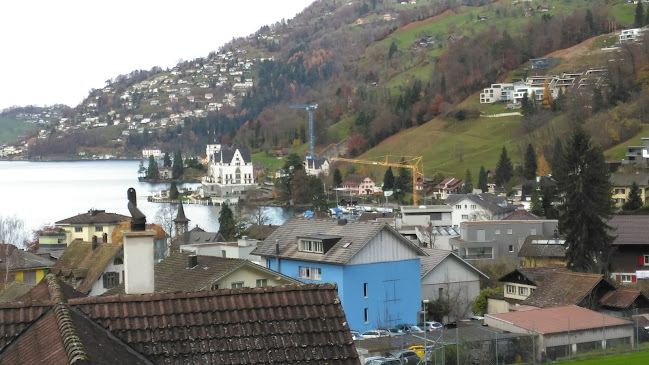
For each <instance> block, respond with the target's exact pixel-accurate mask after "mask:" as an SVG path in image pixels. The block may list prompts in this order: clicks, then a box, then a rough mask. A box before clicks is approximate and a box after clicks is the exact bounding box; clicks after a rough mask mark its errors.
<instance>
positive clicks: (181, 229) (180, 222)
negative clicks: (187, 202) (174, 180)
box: [174, 200, 189, 237]
mask: <svg viewBox="0 0 649 365" xmlns="http://www.w3.org/2000/svg"><path fill="white" fill-rule="evenodd" d="M174 227H175V228H176V237H181V236H182V235H184V234H185V233H187V232H188V231H189V219H187V218H186V217H185V209H183V202H182V200H181V201H180V206H179V207H178V214H177V215H176V218H174Z"/></svg>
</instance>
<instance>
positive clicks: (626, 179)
mask: <svg viewBox="0 0 649 365" xmlns="http://www.w3.org/2000/svg"><path fill="white" fill-rule="evenodd" d="M610 180H611V185H612V186H613V187H612V189H613V194H612V199H613V201H615V206H616V207H618V208H620V207H622V205H624V203H626V202H627V200H628V199H629V193H630V192H631V185H632V184H633V183H634V182H635V183H636V184H638V187H639V188H640V199H642V204H643V205H644V204H645V202H647V198H648V195H649V174H647V173H641V172H638V173H635V174H619V173H612V174H611V177H610Z"/></svg>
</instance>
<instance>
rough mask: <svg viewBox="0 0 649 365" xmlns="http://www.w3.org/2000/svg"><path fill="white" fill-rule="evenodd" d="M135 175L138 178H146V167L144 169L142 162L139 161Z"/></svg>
mask: <svg viewBox="0 0 649 365" xmlns="http://www.w3.org/2000/svg"><path fill="white" fill-rule="evenodd" d="M137 174H138V175H139V176H140V177H144V176H146V167H144V160H140V166H139V167H138V169H137Z"/></svg>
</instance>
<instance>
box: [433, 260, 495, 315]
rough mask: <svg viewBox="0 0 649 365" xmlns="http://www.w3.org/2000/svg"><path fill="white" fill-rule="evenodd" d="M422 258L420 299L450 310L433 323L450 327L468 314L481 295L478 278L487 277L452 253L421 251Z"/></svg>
mask: <svg viewBox="0 0 649 365" xmlns="http://www.w3.org/2000/svg"><path fill="white" fill-rule="evenodd" d="M423 250H424V252H426V254H427V256H421V257H420V261H421V298H422V299H428V300H430V301H431V302H432V301H434V300H445V301H447V303H449V305H450V306H451V308H452V309H451V314H450V316H449V318H435V320H438V321H442V322H444V323H449V322H452V321H455V320H457V319H460V318H467V317H469V316H470V314H471V305H472V304H473V301H474V299H475V297H477V296H478V294H479V293H480V278H481V277H484V278H487V279H488V277H487V276H486V275H485V274H483V273H482V272H480V270H478V269H476V268H475V267H473V266H472V265H471V264H469V263H468V262H466V261H464V260H462V259H461V258H460V257H459V256H458V255H456V254H455V253H453V252H451V251H446V250H440V249H434V248H424V249H423Z"/></svg>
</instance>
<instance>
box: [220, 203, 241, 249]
mask: <svg viewBox="0 0 649 365" xmlns="http://www.w3.org/2000/svg"><path fill="white" fill-rule="evenodd" d="M236 231H237V228H236V225H235V222H234V215H233V214H232V209H230V207H229V206H228V205H227V204H223V205H222V206H221V214H220V215H219V232H221V235H223V238H225V239H226V240H231V239H233V238H235V235H236Z"/></svg>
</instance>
